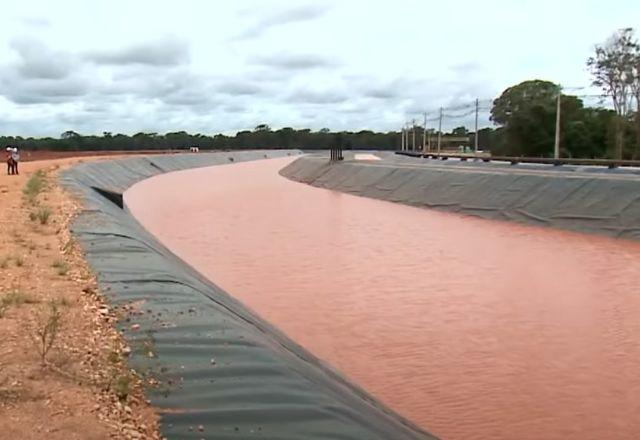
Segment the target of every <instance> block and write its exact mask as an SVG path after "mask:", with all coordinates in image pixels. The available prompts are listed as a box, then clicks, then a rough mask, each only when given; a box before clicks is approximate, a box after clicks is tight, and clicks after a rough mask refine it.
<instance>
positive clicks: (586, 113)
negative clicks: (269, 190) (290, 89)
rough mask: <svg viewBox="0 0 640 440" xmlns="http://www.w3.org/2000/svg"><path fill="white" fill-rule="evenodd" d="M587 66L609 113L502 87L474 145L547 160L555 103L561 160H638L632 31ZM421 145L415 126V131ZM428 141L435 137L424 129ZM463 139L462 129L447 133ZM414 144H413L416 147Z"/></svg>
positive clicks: (250, 141) (70, 135)
mask: <svg viewBox="0 0 640 440" xmlns="http://www.w3.org/2000/svg"><path fill="white" fill-rule="evenodd" d="M586 65H587V67H588V69H589V70H590V72H591V74H592V76H593V83H592V84H593V85H594V86H596V87H598V88H600V89H601V91H602V96H603V97H606V98H609V99H610V100H611V102H612V103H613V108H605V107H602V106H599V107H588V106H585V105H584V102H583V101H582V99H581V98H580V97H579V96H575V95H570V94H564V93H563V90H562V87H561V86H560V85H558V84H555V83H553V82H550V81H542V80H530V81H524V82H522V83H520V84H517V85H514V86H512V87H509V88H507V89H506V90H505V91H504V92H502V94H501V95H500V96H499V97H497V98H496V99H495V100H494V101H493V106H492V109H491V121H492V122H493V123H494V124H495V127H487V128H483V129H481V130H478V133H477V136H478V143H479V145H480V148H482V149H483V150H487V151H491V153H493V154H495V155H507V156H533V157H548V156H551V155H552V154H553V146H554V138H555V129H556V114H557V112H556V106H557V99H558V96H560V108H561V120H560V133H561V154H562V156H564V157H588V158H625V159H640V44H639V43H638V40H637V39H636V38H635V36H634V31H633V29H631V28H627V29H621V30H619V31H617V32H615V33H614V34H613V35H612V36H611V37H610V38H609V39H608V40H607V41H606V42H605V43H603V44H601V45H597V46H596V47H595V52H594V55H593V56H592V57H590V58H589V59H588V60H587V61H586ZM414 128H415V130H416V136H417V139H421V136H422V132H423V131H422V130H423V129H422V127H414ZM431 133H432V134H437V133H434V132H433V130H431ZM450 134H454V135H469V137H470V144H471V145H473V143H474V137H475V136H476V133H470V132H469V130H468V129H467V128H466V127H457V128H455V129H453V130H452V131H451V133H450ZM0 143H1V144H3V145H11V146H17V147H20V148H23V149H28V150H52V151H63V150H65V151H68V150H89V151H91V150H94V151H95V150H160V149H161V150H169V149H185V148H189V147H191V146H197V147H199V148H200V149H216V150H224V149H249V148H261V149H275V148H284V149H287V148H300V149H310V150H312V149H327V148H329V147H331V146H332V145H338V144H339V145H342V146H343V148H345V149H377V150H398V149H400V143H401V136H400V132H399V131H390V132H385V133H382V132H374V131H370V130H362V131H358V132H350V131H342V132H332V131H331V130H329V129H327V128H324V129H321V130H318V131H312V130H310V129H294V128H291V127H285V128H281V129H278V130H272V129H271V128H270V127H269V126H268V125H266V124H260V125H258V126H257V127H255V128H254V129H253V130H243V131H239V132H237V133H236V134H235V135H233V136H227V135H224V134H216V135H204V134H189V133H187V132H185V131H177V132H171V133H166V134H158V133H142V132H141V133H137V134H134V135H132V136H129V135H125V134H120V133H118V134H113V133H110V132H104V133H103V134H102V136H96V135H88V136H86V135H82V134H79V133H77V132H75V131H66V132H64V133H62V134H61V136H60V137H59V138H52V137H46V138H32V137H29V138H23V137H19V136H17V137H13V136H0ZM417 143H420V142H417Z"/></svg>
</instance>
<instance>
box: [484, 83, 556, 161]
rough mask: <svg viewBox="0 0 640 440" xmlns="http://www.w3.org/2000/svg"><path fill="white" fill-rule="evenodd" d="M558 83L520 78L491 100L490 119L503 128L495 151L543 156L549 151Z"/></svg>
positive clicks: (517, 154) (552, 133) (552, 135)
mask: <svg viewBox="0 0 640 440" xmlns="http://www.w3.org/2000/svg"><path fill="white" fill-rule="evenodd" d="M559 93H560V86H559V85H557V84H554V83H552V82H549V81H541V80H531V81H524V82H522V83H520V84H517V85H515V86H513V87H509V88H508V89H506V90H505V91H504V92H502V94H501V95H500V96H499V97H498V98H497V99H495V100H494V101H493V107H492V109H491V120H492V121H493V122H495V123H496V124H498V125H501V126H503V127H504V130H503V131H502V135H503V136H504V142H503V143H501V147H502V148H501V149H500V150H501V151H498V152H499V153H503V154H509V155H514V156H522V155H524V156H546V155H549V154H551V153H552V152H553V139H554V130H555V125H554V124H555V113H556V110H555V100H556V97H557V96H558V94H559Z"/></svg>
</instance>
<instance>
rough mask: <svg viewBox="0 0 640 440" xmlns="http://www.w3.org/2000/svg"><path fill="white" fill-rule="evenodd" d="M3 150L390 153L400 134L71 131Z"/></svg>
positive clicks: (18, 141)
mask: <svg viewBox="0 0 640 440" xmlns="http://www.w3.org/2000/svg"><path fill="white" fill-rule="evenodd" d="M0 143H1V144H2V145H3V146H6V145H11V146H17V147H19V148H22V149H24V150H50V151H74V150H76V151H80V150H83V151H84V150H88V151H99V150H169V149H184V148H189V147H192V146H197V147H199V148H200V149H205V150H207V149H216V150H222V149H250V148H261V149H275V148H284V149H288V148H302V149H327V148H330V147H331V146H332V145H336V144H341V145H343V146H344V147H345V148H353V149H364V148H369V149H378V150H394V149H398V148H399V147H400V133H398V132H389V133H375V132H373V131H367V130H364V131H359V132H355V133H354V132H346V131H345V132H331V131H329V130H328V129H323V130H320V131H311V130H309V129H300V130H296V129H293V128H282V129H279V130H271V129H270V128H269V127H268V126H267V125H264V124H263V125H259V126H257V127H256V128H255V129H254V130H253V131H249V130H245V131H240V132H238V133H236V134H235V135H234V136H226V135H223V134H216V135H214V136H208V135H203V134H189V133H187V132H184V131H178V132H172V133H166V134H158V133H137V134H135V135H133V136H128V135H125V134H112V133H109V132H105V133H103V135H102V136H83V135H81V134H79V133H76V132H74V131H67V132H64V133H62V135H61V136H60V138H59V139H56V138H52V137H46V138H31V137H29V138H23V137H19V136H17V137H13V136H8V137H7V136H2V137H0Z"/></svg>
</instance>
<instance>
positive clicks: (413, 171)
mask: <svg viewBox="0 0 640 440" xmlns="http://www.w3.org/2000/svg"><path fill="white" fill-rule="evenodd" d="M280 174H281V175H282V176H284V177H286V178H289V179H291V180H295V181H298V182H302V183H306V184H309V185H313V186H316V187H319V188H325V189H331V190H336V191H342V192H347V193H349V194H354V195H358V196H363V197H370V198H374V199H379V200H386V201H391V202H397V203H403V204H406V205H411V206H417V207H424V208H431V209H437V210H440V211H447V212H455V213H459V214H464V215H471V216H476V217H481V218H485V219H490V220H502V221H511V222H517V223H524V224H528V225H533V226H545V227H552V228H557V229H565V230H570V231H575V232H581V233H585V232H586V233H592V234H599V235H605V236H609V237H616V238H625V239H634V240H640V201H639V200H640V198H639V197H638V194H640V176H639V175H638V172H637V170H607V169H606V168H605V169H602V168H599V167H572V166H565V167H562V169H558V167H553V166H546V167H540V166H533V165H522V166H512V165H509V164H493V163H491V164H485V163H482V162H480V163H475V162H457V161H446V162H445V161H437V160H423V159H414V158H407V157H403V156H393V155H389V154H387V155H386V156H385V157H384V158H383V160H380V161H375V162H373V161H358V160H345V161H344V162H337V163H330V162H329V160H328V158H327V157H320V156H318V155H314V156H305V157H302V158H299V159H298V160H296V161H294V162H293V163H291V164H290V165H289V166H287V167H285V168H283V169H282V170H281V171H280Z"/></svg>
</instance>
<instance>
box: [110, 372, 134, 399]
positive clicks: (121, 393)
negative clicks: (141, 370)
mask: <svg viewBox="0 0 640 440" xmlns="http://www.w3.org/2000/svg"><path fill="white" fill-rule="evenodd" d="M132 382H133V381H132V379H131V375H130V374H122V375H120V376H118V378H117V379H116V380H115V382H114V383H113V387H112V390H113V392H114V393H115V395H116V396H118V399H120V400H127V397H129V394H131V386H132Z"/></svg>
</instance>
